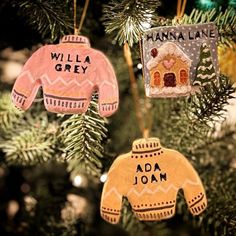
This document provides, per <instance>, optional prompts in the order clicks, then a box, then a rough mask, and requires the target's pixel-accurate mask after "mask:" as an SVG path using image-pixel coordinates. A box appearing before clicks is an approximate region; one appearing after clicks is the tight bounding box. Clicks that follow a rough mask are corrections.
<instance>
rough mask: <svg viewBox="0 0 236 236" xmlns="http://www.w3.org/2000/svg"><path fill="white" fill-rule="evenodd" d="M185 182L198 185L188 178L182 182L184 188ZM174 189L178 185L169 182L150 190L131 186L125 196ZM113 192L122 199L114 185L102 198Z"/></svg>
mask: <svg viewBox="0 0 236 236" xmlns="http://www.w3.org/2000/svg"><path fill="white" fill-rule="evenodd" d="M187 184H190V185H200V183H199V181H196V182H193V181H191V180H189V179H186V180H185V182H184V183H183V184H182V186H181V187H182V188H184V187H185V186H186V185H187ZM172 189H174V190H176V191H178V189H179V187H176V186H175V185H174V184H170V185H169V186H168V187H167V188H163V187H161V186H158V187H157V188H156V189H155V190H151V189H149V188H148V187H145V188H143V189H142V191H140V192H139V191H137V190H136V189H135V188H132V189H130V190H129V192H128V193H127V196H129V195H131V194H132V193H133V194H135V195H137V196H138V197H141V196H142V195H144V194H146V193H148V194H156V193H157V192H163V193H168V192H169V191H170V190H172ZM112 193H114V194H115V195H116V196H117V197H118V198H119V199H122V195H121V194H120V193H119V192H118V191H117V189H116V188H115V187H113V188H111V189H110V190H109V191H108V192H107V193H106V194H105V195H104V198H106V197H108V196H109V195H110V194H112Z"/></svg>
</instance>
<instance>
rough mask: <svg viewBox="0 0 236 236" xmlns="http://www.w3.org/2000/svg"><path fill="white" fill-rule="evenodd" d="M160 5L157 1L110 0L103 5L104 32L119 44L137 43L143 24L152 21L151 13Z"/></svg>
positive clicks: (143, 27)
mask: <svg viewBox="0 0 236 236" xmlns="http://www.w3.org/2000/svg"><path fill="white" fill-rule="evenodd" d="M159 5H160V2H159V1H147V0H131V1H129V0H125V1H118V0H112V1H111V2H109V3H108V4H107V5H104V15H103V20H104V25H105V27H106V32H107V33H108V34H110V33H111V34H112V35H113V36H114V39H115V40H116V41H118V43H119V45H122V44H124V43H125V42H128V43H129V45H130V46H133V44H134V43H137V42H138V40H139V36H140V34H141V33H142V32H143V30H144V29H145V24H144V23H146V24H147V23H148V24H150V25H151V24H152V23H153V14H154V13H155V10H156V9H157V7H158V6H159Z"/></svg>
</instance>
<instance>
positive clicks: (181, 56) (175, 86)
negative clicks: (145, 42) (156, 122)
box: [147, 42, 191, 96]
mask: <svg viewBox="0 0 236 236" xmlns="http://www.w3.org/2000/svg"><path fill="white" fill-rule="evenodd" d="M151 56H152V58H151V59H150V60H149V61H148V63H147V69H148V70H149V73H150V77H151V79H150V83H149V86H150V89H151V94H156V95H158V96H162V95H163V96H179V95H187V94H189V93H190V91H191V85H190V78H189V70H190V67H191V60H190V58H189V57H188V56H187V55H186V54H185V53H184V52H183V51H182V50H181V49H180V48H179V47H178V46H177V45H176V44H174V43H172V42H166V43H164V44H163V45H162V46H161V47H159V48H158V49H157V48H153V49H152V50H151Z"/></svg>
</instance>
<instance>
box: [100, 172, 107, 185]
mask: <svg viewBox="0 0 236 236" xmlns="http://www.w3.org/2000/svg"><path fill="white" fill-rule="evenodd" d="M106 180H107V173H103V174H102V175H101V177H100V181H101V182H102V183H105V182H106Z"/></svg>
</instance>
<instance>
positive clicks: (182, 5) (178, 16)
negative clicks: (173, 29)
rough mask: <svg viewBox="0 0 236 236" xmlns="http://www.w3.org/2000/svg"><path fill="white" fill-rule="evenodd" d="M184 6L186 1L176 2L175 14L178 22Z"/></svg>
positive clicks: (179, 0)
mask: <svg viewBox="0 0 236 236" xmlns="http://www.w3.org/2000/svg"><path fill="white" fill-rule="evenodd" d="M186 4H187V0H183V1H182V0H178V2H177V13H176V18H177V20H179V19H181V18H182V17H183V15H184V11H185V7H186Z"/></svg>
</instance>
